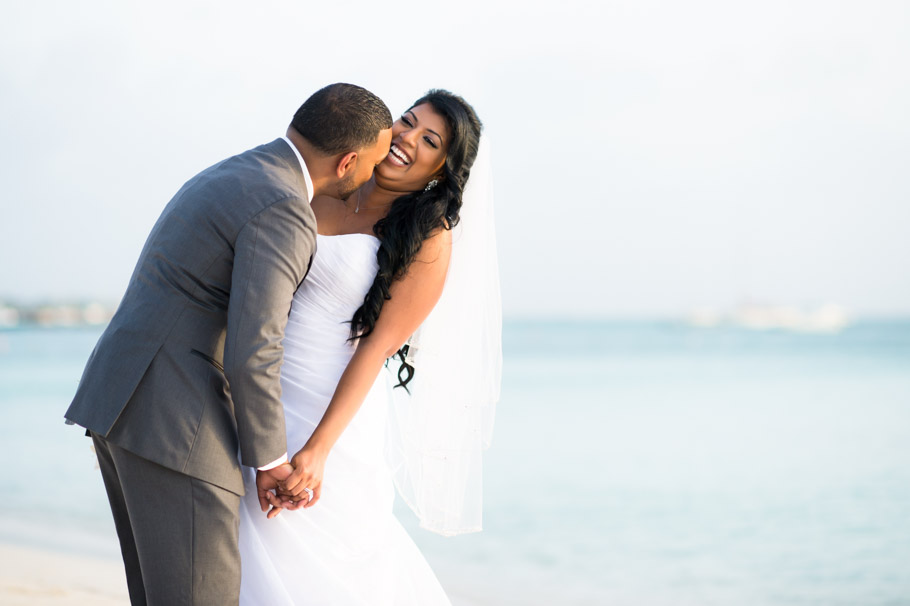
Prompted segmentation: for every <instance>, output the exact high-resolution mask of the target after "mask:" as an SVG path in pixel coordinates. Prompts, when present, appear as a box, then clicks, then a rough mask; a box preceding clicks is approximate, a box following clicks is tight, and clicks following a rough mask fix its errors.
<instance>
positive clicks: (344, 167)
mask: <svg viewBox="0 0 910 606" xmlns="http://www.w3.org/2000/svg"><path fill="white" fill-rule="evenodd" d="M356 167H357V152H353V151H352V152H348V153H346V154H345V155H343V156H341V158H339V160H338V164H336V165H335V175H336V176H337V177H338V178H339V179H343V178H344V176H345V175H346V174H348V173H349V172H353V171H354V169H355V168H356Z"/></svg>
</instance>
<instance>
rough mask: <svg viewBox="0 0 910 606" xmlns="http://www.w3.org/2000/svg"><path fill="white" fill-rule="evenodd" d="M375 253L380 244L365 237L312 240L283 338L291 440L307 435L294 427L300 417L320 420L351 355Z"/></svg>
mask: <svg viewBox="0 0 910 606" xmlns="http://www.w3.org/2000/svg"><path fill="white" fill-rule="evenodd" d="M378 248H379V240H378V239H377V238H375V237H373V236H370V235H368V234H345V235H341V236H323V235H319V236H317V238H316V255H315V256H314V257H313V263H312V265H311V266H310V272H309V273H308V274H307V277H306V279H305V280H304V281H303V284H301V285H300V288H299V289H297V292H296V293H295V294H294V300H293V303H292V305H291V313H290V315H289V316H288V323H287V328H286V329H285V333H284V342H283V346H284V364H283V365H282V367H281V383H282V391H283V392H284V394H285V395H286V396H287V395H291V396H292V397H285V398H283V400H284V401H285V418H286V420H287V423H288V433H289V434H291V433H292V432H293V430H295V429H301V430H303V431H307V430H308V429H311V428H310V427H307V428H298V427H297V424H296V423H295V420H296V419H295V417H297V416H298V415H303V416H304V417H306V418H308V419H310V420H312V419H314V418H315V420H317V421H318V420H319V418H321V416H322V412H321V411H320V410H318V409H319V408H322V409H323V410H324V407H325V406H327V405H328V401H329V400H330V399H331V397H332V394H333V393H334V391H335V386H336V385H337V384H338V380H339V379H340V378H341V373H342V372H344V369H345V368H346V367H347V364H348V361H350V359H351V356H352V355H354V350H355V347H356V346H355V344H354V343H352V342H350V341H348V337H350V334H351V324H350V322H351V318H352V317H353V316H354V312H355V311H357V308H359V307H360V306H361V305H362V304H363V298H364V296H365V295H366V293H367V291H368V290H369V289H370V286H371V285H372V284H373V280H374V279H375V277H376V271H377V270H378V268H379V265H378V263H377V261H376V251H377V249H378ZM301 407H302V408H304V410H301V409H300V408H301ZM307 426H309V423H308V424H307Z"/></svg>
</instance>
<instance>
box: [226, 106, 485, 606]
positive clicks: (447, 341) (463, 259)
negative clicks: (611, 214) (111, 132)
mask: <svg viewBox="0 0 910 606" xmlns="http://www.w3.org/2000/svg"><path fill="white" fill-rule="evenodd" d="M480 130H481V123H480V121H479V119H478V118H477V116H476V114H475V112H474V110H473V108H472V107H471V106H470V105H468V104H467V103H466V102H465V101H464V100H463V99H462V98H461V97H458V96H456V95H453V94H451V93H449V92H447V91H442V90H434V91H430V92H429V93H428V94H427V95H425V96H424V97H422V98H421V99H418V100H417V101H416V102H415V103H414V105H413V106H412V107H411V108H410V109H408V110H407V111H405V112H404V114H403V115H402V116H401V118H399V119H398V120H397V121H396V122H395V124H394V125H393V127H392V146H391V150H390V152H389V154H388V156H387V157H386V158H385V159H384V160H383V161H382V162H381V163H380V164H379V165H378V166H377V167H376V169H375V172H374V176H373V179H372V180H371V181H369V182H368V183H367V184H365V185H364V186H363V187H361V188H360V189H359V190H357V191H356V192H355V193H354V194H352V195H351V196H350V197H348V199H347V200H337V199H333V198H328V197H317V198H315V199H314V200H313V202H312V208H313V211H314V213H315V215H316V219H317V224H318V232H319V235H318V236H317V253H316V255H315V258H314V260H313V263H312V266H311V268H310V272H309V274H308V276H307V279H306V280H305V281H304V282H303V284H302V285H301V286H300V288H299V290H298V291H297V293H296V294H295V296H294V300H293V304H292V307H291V312H290V316H289V318H288V324H287V328H286V331H285V338H284V341H283V346H284V364H283V366H282V368H281V384H282V393H283V396H282V400H283V403H284V409H285V418H286V427H287V438H288V444H289V445H294V444H299V445H302V448H300V450H299V451H298V452H297V453H296V454H295V455H294V456H293V457H292V459H291V462H290V465H285V466H283V467H282V468H281V469H280V470H273V472H272V473H270V474H266V473H263V472H255V471H254V470H252V469H249V468H245V469H244V471H245V475H244V481H245V484H246V496H245V497H244V498H243V500H242V502H241V507H240V554H241V562H242V576H241V590H240V602H241V604H265V603H268V604H272V605H281V604H333V605H334V604H343V605H347V604H364V605H365V604H370V605H376V604H389V605H392V604H394V605H399V604H414V605H420V606H424V605H432V604H448V603H449V600H448V598H447V597H446V595H445V592H444V591H443V589H442V588H441V586H440V584H439V582H438V581H437V580H436V577H435V576H434V574H433V572H432V571H431V570H430V568H429V566H428V564H427V563H426V561H425V560H424V558H423V556H422V555H421V554H420V552H419V550H418V549H417V547H416V545H415V544H414V543H413V541H412V540H411V539H410V537H409V536H408V535H407V534H406V532H405V531H404V529H403V528H402V526H401V525H400V524H399V522H398V521H397V520H396V519H395V517H394V515H393V514H392V503H393V500H394V493H395V486H397V487H398V490H399V493H400V494H401V495H402V497H403V498H404V499H405V501H406V502H407V503H408V504H409V505H410V506H411V507H412V509H414V510H415V512H416V513H417V515H418V517H419V518H420V520H421V525H422V526H424V527H425V528H429V529H430V530H434V531H436V532H440V533H442V534H455V533H458V532H469V531H474V530H479V529H480V528H479V525H480V488H481V482H480V478H481V476H480V468H479V463H480V457H479V454H480V450H481V449H482V448H483V447H484V446H485V444H486V443H487V442H488V440H489V431H490V428H491V426H492V425H491V421H492V405H493V404H494V403H495V401H496V399H497V398H498V389H499V383H498V381H499V372H500V361H501V357H500V356H501V354H500V349H499V333H500V323H499V322H500V316H499V313H500V310H499V290H498V275H497V273H496V271H497V270H496V256H495V243H494V241H493V229H492V227H493V221H492V207H491V206H490V199H491V196H490V187H489V185H490V183H489V181H488V180H487V181H483V180H480V181H478V179H477V178H476V177H475V179H473V180H472V182H471V187H469V188H468V191H467V192H466V191H465V186H466V183H467V181H468V176H469V174H470V173H471V168H472V165H473V164H474V162H475V158H476V156H477V154H478V148H479V144H480ZM477 168H478V169H480V168H482V163H480V162H479V163H478V167H477ZM475 172H476V171H475ZM484 178H485V177H484ZM484 186H486V189H484ZM463 200H464V205H463ZM466 218H467V219H468V220H467V221H465V219H466ZM469 284H470V287H469ZM406 341H407V344H405V342H406ZM396 354H397V357H398V362H397V373H392V372H390V371H388V370H385V369H384V368H383V367H384V365H386V362H387V360H388V359H389V358H391V357H393V356H395V355H396ZM393 374H394V377H395V378H394V379H393V378H392V377H393ZM395 382H397V384H398V385H397V386H396V388H395V389H393V388H392V387H391V385H392V383H395ZM276 475H278V476H281V477H283V481H280V482H277V483H276V482H275V481H274V479H273V478H274V476H276ZM323 480H325V481H323ZM283 510H288V511H287V512H286V513H284V514H283V515H280V516H279V515H278V514H279V513H280V512H282V511H283ZM295 510H296V511H295ZM264 512H267V516H266V515H263V513H264Z"/></svg>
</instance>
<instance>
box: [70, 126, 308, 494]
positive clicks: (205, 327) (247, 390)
mask: <svg viewBox="0 0 910 606" xmlns="http://www.w3.org/2000/svg"><path fill="white" fill-rule="evenodd" d="M308 199H309V196H308V195H307V191H306V184H305V180H304V176H303V172H302V170H301V167H300V163H299V162H298V160H297V158H296V156H295V154H294V152H293V150H291V148H290V147H289V146H288V145H287V143H286V142H285V141H283V140H281V139H277V140H275V141H273V142H272V143H268V144H266V145H262V146H260V147H257V148H255V149H252V150H250V151H247V152H244V153H242V154H240V155H238V156H234V157H232V158H228V159H227V160H224V161H223V162H221V163H219V164H216V165H215V166H212V167H211V168H208V169H206V170H205V171H203V172H201V173H200V174H198V175H197V176H195V177H193V178H192V179H191V180H190V181H188V182H187V183H186V184H185V185H184V186H183V187H182V188H181V189H180V191H179V192H177V194H176V195H175V196H174V198H173V199H172V200H171V201H170V203H168V205H167V207H165V209H164V211H163V212H162V214H161V217H160V218H159V219H158V222H157V223H156V224H155V226H154V227H153V228H152V232H151V234H150V235H149V238H148V241H147V242H146V244H145V247H144V248H143V249H142V253H141V255H140V256H139V261H138V263H137V265H136V269H135V270H134V271H133V275H132V278H130V282H129V286H128V287H127V290H126V294H125V295H124V296H123V300H122V301H121V303H120V306H119V307H118V309H117V312H116V314H115V315H114V317H113V319H112V320H111V323H110V325H109V326H108V327H107V329H106V330H105V331H104V334H102V336H101V338H100V340H99V341H98V344H97V345H96V346H95V350H94V352H92V355H91V357H90V358H89V360H88V364H87V365H86V367H85V371H84V373H83V375H82V380H81V381H80V383H79V387H78V390H77V392H76V395H75V397H74V399H73V402H72V404H71V405H70V407H69V409H68V410H67V411H66V415H65V416H66V418H67V419H69V420H70V421H73V422H75V423H77V424H79V425H81V426H83V427H85V428H87V429H89V430H91V431H93V432H95V433H97V434H99V435H101V436H104V437H106V438H107V439H108V440H109V441H111V442H113V443H114V444H117V445H118V446H120V447H122V448H124V449H126V450H129V451H131V452H133V453H135V454H138V455H139V456H142V457H144V458H146V459H149V460H151V461H154V462H156V463H159V464H161V465H163V466H165V467H168V468H170V469H174V470H176V471H179V472H182V473H185V474H187V475H190V476H192V477H196V478H200V479H202V480H205V481H207V482H210V483H212V484H215V485H218V486H221V487H223V488H226V489H228V490H231V491H233V492H236V493H238V494H242V493H243V482H242V480H241V475H240V466H239V463H238V459H237V455H238V449H239V452H240V455H241V457H242V461H243V464H244V465H249V466H251V467H261V466H263V465H267V464H268V463H270V462H272V461H274V460H275V459H277V458H278V457H280V456H281V455H282V454H284V453H285V452H286V451H287V444H286V437H285V426H284V410H283V408H282V405H281V400H280V398H281V387H280V384H279V371H280V368H281V362H282V355H283V350H282V347H281V340H282V337H283V336H284V328H285V325H286V323H287V319H288V312H289V310H290V306H291V299H292V297H293V295H294V292H295V291H296V290H297V287H298V286H299V284H300V282H302V281H303V279H304V277H305V276H306V273H307V271H308V270H309V265H310V262H311V260H312V258H313V254H314V252H315V248H316V220H315V217H314V216H313V212H312V210H311V209H310V205H309V203H308Z"/></svg>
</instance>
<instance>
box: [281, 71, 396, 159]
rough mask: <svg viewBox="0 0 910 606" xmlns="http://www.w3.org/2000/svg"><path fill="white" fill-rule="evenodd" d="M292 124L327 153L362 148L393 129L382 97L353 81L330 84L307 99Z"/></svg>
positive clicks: (339, 152)
mask: <svg viewBox="0 0 910 606" xmlns="http://www.w3.org/2000/svg"><path fill="white" fill-rule="evenodd" d="M291 127H293V128H294V130H296V131H297V132H298V133H300V134H301V135H303V137H304V138H305V139H306V140H307V141H309V142H310V143H312V144H313V145H315V146H316V148H317V149H319V150H320V151H322V152H323V153H325V154H327V155H334V154H342V153H347V152H350V151H356V150H359V149H362V148H364V147H366V146H368V145H372V144H374V143H375V142H376V138H377V137H378V136H379V131H381V130H385V129H387V128H392V114H391V112H389V108H388V107H386V104H385V103H383V102H382V99H380V98H379V97H377V96H376V95H374V94H373V93H371V92H370V91H368V90H367V89H365V88H361V87H360V86H356V85H354V84H344V83H338V84H329V85H328V86H326V87H325V88H322V89H320V90H318V91H316V92H315V93H313V95H312V96H311V97H310V98H309V99H307V100H306V101H304V103H303V105H301V106H300V109H298V110H297V113H295V114H294V119H293V120H291Z"/></svg>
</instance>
